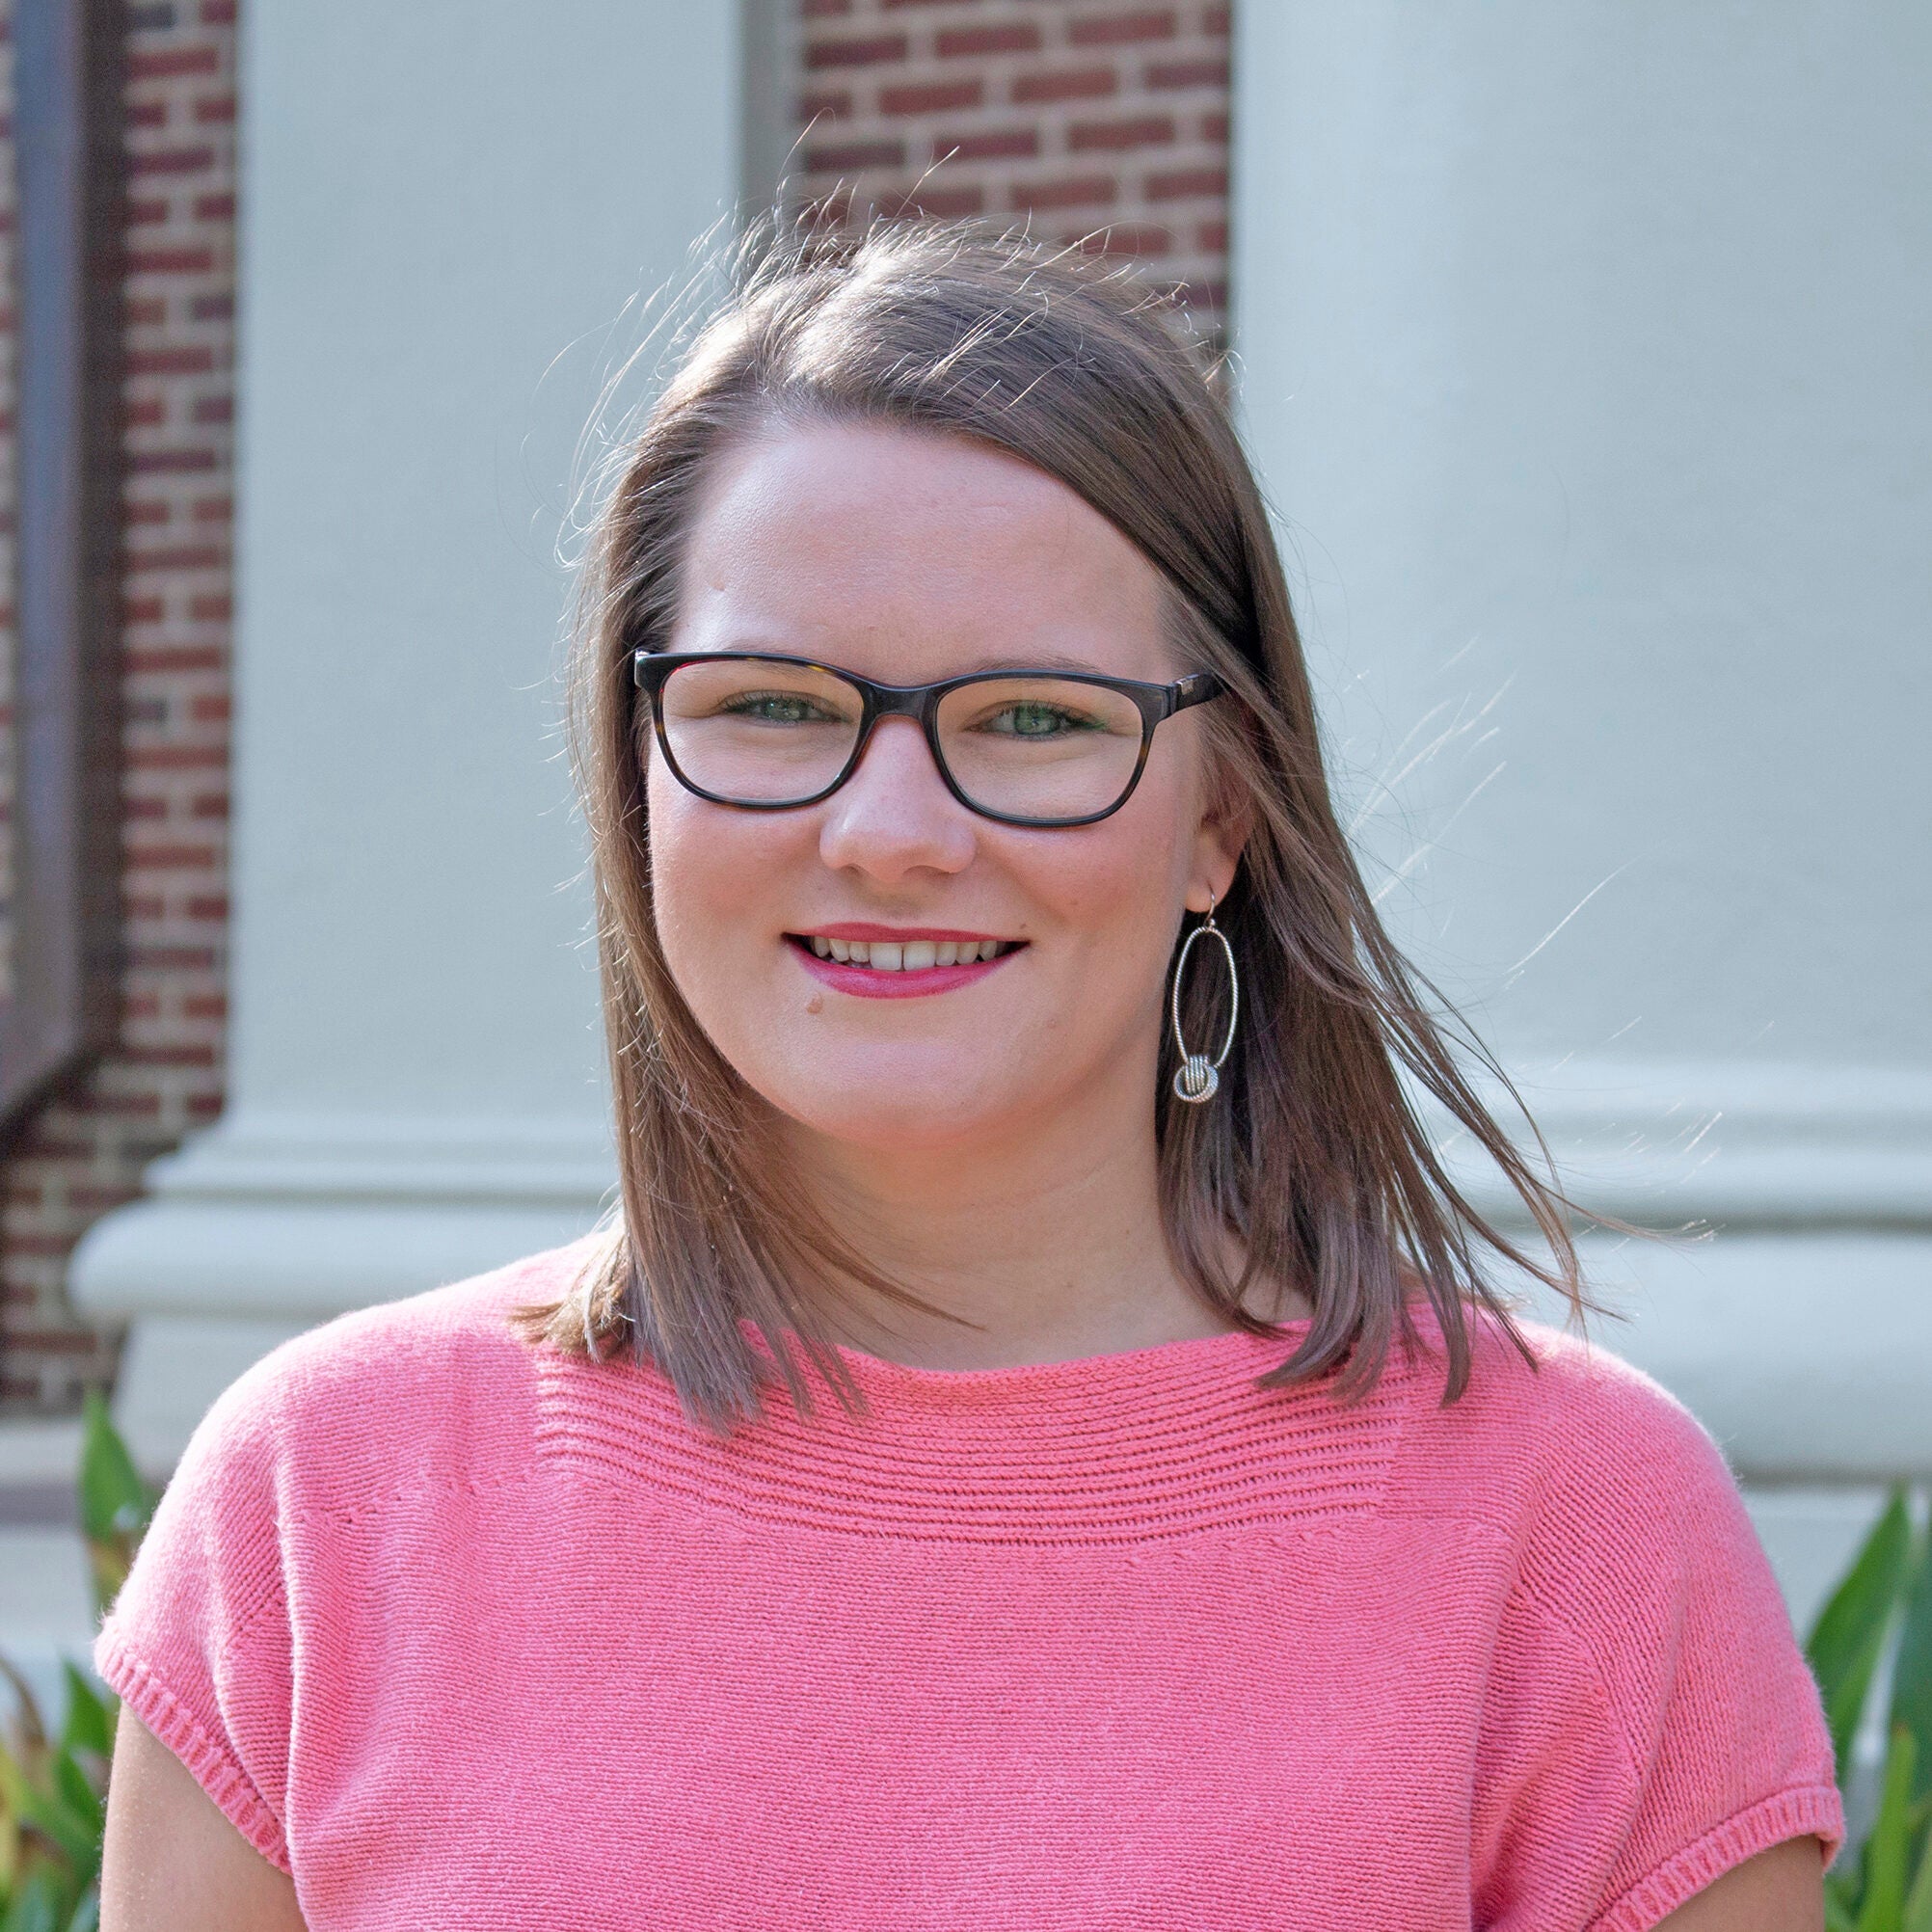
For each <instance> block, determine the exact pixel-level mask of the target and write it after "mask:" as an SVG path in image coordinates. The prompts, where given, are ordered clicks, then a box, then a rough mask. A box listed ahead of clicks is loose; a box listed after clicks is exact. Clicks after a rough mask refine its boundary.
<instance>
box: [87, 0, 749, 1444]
mask: <svg viewBox="0 0 1932 1932" xmlns="http://www.w3.org/2000/svg"><path fill="white" fill-rule="evenodd" d="M243 36H244V39H243V78H242V89H241V97H242V111H243V115H244V132H243V170H242V239H241V251H242V313H241V329H240V334H241V342H242V368H241V373H240V381H239V388H240V395H241V409H242V417H241V429H240V438H241V442H240V453H239V472H240V500H239V505H238V517H239V531H238V543H239V562H238V573H237V575H238V584H237V590H238V623H237V646H236V650H237V662H236V666H235V689H236V727H235V770H234V804H235V842H234V858H233V877H234V926H233V946H234V951H233V962H232V964H233V971H232V1026H231V1033H230V1047H229V1053H230V1058H229V1072H230V1080H229V1101H228V1112H227V1113H226V1114H224V1116H223V1117H222V1119H221V1121H220V1122H219V1124H217V1125H216V1126H215V1127H213V1128H212V1129H211V1130H210V1131H208V1132H206V1133H205V1134H203V1135H201V1136H200V1137H199V1138H197V1139H196V1140H193V1141H191V1142H190V1143H189V1144H188V1145H187V1146H186V1147H185V1148H184V1149H183V1150H182V1151H181V1152H180V1153H179V1154H177V1155H174V1156H172V1157H170V1158H169V1159H167V1160H165V1161H162V1162H161V1163H159V1164H157V1165H156V1167H153V1168H152V1169H151V1170H150V1175H149V1179H150V1183H151V1188H152V1194H151V1197H150V1198H148V1199H147V1200H145V1201H143V1202H141V1203H139V1204H137V1205H135V1206H133V1207H130V1208H128V1209H125V1210H123V1211H121V1213H118V1214H115V1215H112V1216H109V1217H108V1218H107V1219H106V1220H105V1221H103V1222H102V1223H100V1224H99V1225H98V1226H97V1227H96V1228H95V1229H94V1231H93V1232H92V1233H91V1234H90V1236H89V1237H88V1239H87V1241H86V1242H85V1243H84V1244H83V1246H82V1248H81V1249H80V1251H79V1252H78V1254H77V1255H76V1257H75V1264H74V1272H73V1289H74V1295H75V1299H76V1301H77V1302H78V1303H79V1304H80V1305H81V1306H83V1307H84V1308H86V1309H87V1310H88V1312H90V1313H91V1314H94V1315H96V1316H105V1317H113V1316H118V1315H121V1314H127V1315H131V1316H132V1317H133V1318H134V1325H133V1328H132V1331H131V1334H130V1341H129V1351H128V1356H127V1360H126V1366H125V1370H124V1373H123V1376H122V1381H121V1387H120V1389H119V1391H118V1396H117V1403H118V1418H119V1420H120V1421H121V1425H122V1427H123V1428H124V1430H125V1431H126V1432H127V1434H128V1436H129V1438H130V1441H131V1442H132V1444H133V1446H134V1447H135V1450H136V1454H137V1456H138V1457H139V1458H140V1459H141V1460H143V1461H144V1462H147V1463H148V1464H149V1465H150V1466H153V1467H157V1468H165V1467H166V1466H168V1465H169V1464H170V1463H171V1462H172V1460H173V1458H174V1454H175V1453H176V1452H177V1451H178V1448H179V1446H180V1443H181V1442H182V1441H183V1440H184V1439H185V1436H186V1434H187V1432H188V1430H189V1429H190V1428H192V1426H193V1424H194V1422H195V1421H196V1419H197V1418H198V1417H199V1416H200V1414H201V1411H202V1410H203V1409H205V1407H206V1405H207V1403H208V1402H209V1401H210V1400H212V1398H213V1396H214V1395H215V1394H216V1393H217V1392H218V1391H219V1390H220V1388H221V1387H222V1386H223V1385H224V1384H225V1383H226V1382H228V1380H229V1379H230V1378H231V1377H232V1376H233V1375H234V1374H236V1373H238V1372H239V1370H240V1369H241V1368H242V1367H244V1366H245V1365H246V1364H247V1362H249V1361H250V1360H252V1359H254V1358H255V1355H258V1354H259V1353H261V1352H262V1350H263V1349H265V1348H266V1347H268V1346H269V1345H271V1344H272V1343H273V1342H274V1341H276V1340H279V1339H281V1338H282V1336H283V1335H286V1334H288V1333H291V1332H294V1331H295V1330H296V1329H298V1328H302V1327H304V1326H306V1325H308V1324H309V1323H311V1322H313V1321H315V1320H318V1319H321V1318H322V1317H325V1316H327V1315H330V1314H333V1313H335V1312H338V1311H340V1310H343V1309H347V1308H350V1307H354V1306H358V1305H361V1304H363V1303H366V1302H369V1301H379V1300H385V1299H388V1298H390V1297H394V1296H398V1295H403V1294H408V1293H411V1292H414V1291H416V1290H417V1289H420V1288H425V1287H430V1286H434V1285H436V1284H438V1283H439V1282H443V1281H446V1280H451V1279H455V1278H459V1277H460V1276H462V1275H465V1274H468V1273H470V1272H471V1271H473V1270H477V1269H481V1268H484V1267H488V1266H492V1265H494V1264H496V1262H499V1261H503V1260H508V1259H511V1258H513V1257H515V1256H516V1255H518V1254H521V1253H524V1252H528V1251H530V1250H532V1249H535V1248H542V1247H547V1246H549V1245H550V1244H552V1243H554V1242H557V1241H561V1240H566V1239H569V1238H571V1237H572V1236H573V1235H575V1234H577V1233H579V1232H581V1231H582V1230H583V1229H585V1228H586V1227H588V1226H589V1225H590V1223H591V1221H593V1220H594V1219H595V1218H596V1215H597V1213H598V1211H599V1208H600V1205H601V1203H602V1200H603V1197H604V1191H605V1190H606V1188H608V1187H610V1186H611V1185H612V1184H613V1182H614V1178H615V1168H614V1164H613V1162H612V1159H611V1154H610V1149H609V1139H608V1136H609V1129H608V1123H607V1114H606V1100H605V1092H604V1085H603V1072H602V1048H601V1044H600V1036H599V1031H598V1021H597V1011H596V1000H595V986H596V976H595V957H594V949H593V947H592V943H591V937H590V902H589V893H588V889H587V884H586V881H585V879H584V877H583V864H584V859H583V850H582V845H581V840H580V836H579V835H580V827H579V825H578V823H577V819H576V818H575V815H574V812H573V808H572V804H571V797H570V785H569V776H568V769H567V765H566V763H565V759H564V752H563V743H562V738H561V734H560V711H561V705H560V685H559V684H558V683H557V680H556V676H555V673H556V671H557V669H558V668H559V665H560V658H561V652H560V647H559V617H560V613H561V610H562V606H563V600H564V577H563V573H562V571H561V569H560V568H559V566H558V564H557V562H556V561H555V556H554V546H555V543H556V539H557V532H558V527H559V523H560V520H561V517H562V514H563V511H564V508H565V503H566V496H567V488H568V483H569V478H570V473H571V468H572V458H573V451H574V447H575V444H576V442H577V436H578V434H579V432H580V430H581V429H582V427H583V424H584V421H585V418H586V416H588V415H589V413H590V411H591V408H592V406H593V403H594V401H595V398H596V391H597V384H598V379H599V377H600V375H601V374H602V371H603V367H604V359H605V357H606V356H607V355H608V354H609V353H610V352H611V350H612V349H613V348H614V347H615V346H616V345H618V344H621V343H623V342H626V341H630V340H634V339H635V337H636V335H637V334H638V333H639V330H638V326H637V323H636V319H635V313H634V311H633V313H632V314H631V316H629V317H626V318H624V319H622V320H620V311H622V310H623V309H624V307H625V304H626V302H627V299H628V298H632V297H636V296H638V295H640V294H644V295H648V294H650V293H651V292H653V291H655V290H656V289H657V288H658V287H659V286H660V285H661V284H664V283H666V282H683V281H684V278H685V277H686V276H687V275H688V273H689V266H690V264H689V259H688V251H689V249H690V246H691V244H692V242H693V241H694V239H695V238H696V237H697V236H699V235H700V234H701V233H702V232H703V231H705V230H706V229H708V228H711V225H712V224H713V223H714V222H716V221H717V220H718V219H719V217H720V215H721V214H723V213H725V212H726V211H727V210H728V209H729V207H730V205H731V203H732V201H733V199H734V198H735V195H736V192H737V174H738V165H739V150H740V140H739V128H738V87H739V76H738V15H737V9H736V8H733V7H728V6H716V7H712V6H702V7H691V6H685V5H679V4H677V0H546V4H542V5H539V4H535V0H481V4H480V5H479V4H476V0H470V4H462V5H459V4H456V0H412V4H411V5H409V6H407V7H403V8H396V7H393V6H382V5H377V4H375V0H342V4H332V5H328V6H315V5H312V4H308V0H251V4H250V6H249V8H248V10H247V15H246V18H245V21H244V23H243Z"/></svg>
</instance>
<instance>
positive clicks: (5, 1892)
mask: <svg viewBox="0 0 1932 1932" xmlns="http://www.w3.org/2000/svg"><path fill="white" fill-rule="evenodd" d="M79 1488H80V1522H81V1531H82V1535H83V1538H84V1540H85V1542H86V1544H87V1556H88V1570H89V1580H90V1583H91V1584H92V1587H93V1591H94V1616H95V1621H96V1623H98V1621H99V1619H100V1618H102V1617H104V1616H105V1615H106V1614H107V1612H108V1610H109V1608H110V1607H111V1606H112V1604H113V1602H114V1599H115V1597H116V1596H117V1595H119V1593H120V1590H121V1584H122V1583H123V1582H124V1581H125V1580H126V1577H127V1570H128V1566H129V1565H130V1564H131V1563H132V1562H133V1561H134V1552H135V1549H136V1547H137V1546H138V1545H139V1543H140V1542H141V1539H142V1537H143V1536H144V1535H145V1534H146V1532H147V1529H148V1522H149V1520H150V1519H151V1518H152V1516H153V1515H154V1505H155V1503H156V1501H157V1500H158V1497H157V1496H156V1495H155V1493H154V1491H153V1490H152V1489H149V1488H148V1485H147V1484H146V1483H144V1482H143V1481H142V1480H141V1477H140V1475H139V1473H138V1472H137V1471H136V1469H135V1467H134V1462H133V1460H132V1458H130V1457H129V1455H128V1453H127V1445H126V1444H125V1443H124V1442H122V1440H121V1437H120V1436H119V1435H118V1434H117V1433H116V1431H115V1428H114V1425H113V1424H112V1423H111V1422H110V1421H109V1420H108V1417H107V1404H106V1403H105V1402H104V1401H103V1400H102V1399H101V1396H100V1393H99V1391H98V1390H95V1389H89V1390H88V1392H87V1406H86V1430H85V1436H84V1438H83V1442H82V1447H81V1465H80V1478H79ZM62 1671H63V1675H64V1676H65V1677H66V1679H67V1719H66V1722H65V1723H64V1724H63V1725H62V1726H61V1731H60V1735H59V1737H58V1738H53V1737H50V1736H49V1735H48V1732H47V1729H46V1725H45V1722H44V1721H43V1719H42V1718H41V1715H40V1706H39V1704H37V1703H36V1701H35V1698H34V1694H33V1691H32V1690H31V1688H30V1687H29V1686H28V1684H27V1682H26V1679H25V1678H23V1677H21V1676H20V1674H19V1672H18V1671H16V1670H15V1669H14V1668H13V1665H12V1664H10V1663H9V1662H8V1661H7V1660H6V1658H4V1657H0V1676H4V1677H6V1678H7V1679H8V1680H9V1681H10V1682H11V1683H12V1685H13V1694H14V1698H15V1700H16V1703H17V1709H16V1712H15V1714H14V1718H13V1725H12V1727H11V1729H10V1731H8V1732H7V1734H5V1735H4V1736H0V1932H94V1927H95V1926H96V1925H97V1924H98V1922H99V1919H100V1849H101V1838H102V1835H103V1831H104V1828H105V1824H106V1818H107V1773H108V1765H109V1761H110V1760H111V1759H112V1758H113V1756H114V1724H115V1716H116V1713H117V1711H118V1710H119V1707H120V1702H121V1701H120V1699H118V1698H117V1697H115V1696H114V1694H113V1693H112V1692H109V1693H108V1694H107V1697H106V1699H105V1701H103V1700H102V1698H101V1697H100V1696H99V1695H98V1694H97V1693H96V1692H95V1690H94V1685H93V1684H92V1683H91V1682H90V1681H89V1679H88V1678H87V1677H83V1676H82V1675H81V1673H80V1672H79V1671H77V1670H76V1669H75V1668H74V1667H73V1665H72V1663H70V1662H68V1661H67V1660H66V1659H65V1658H64V1659H63V1660H62Z"/></svg>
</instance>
